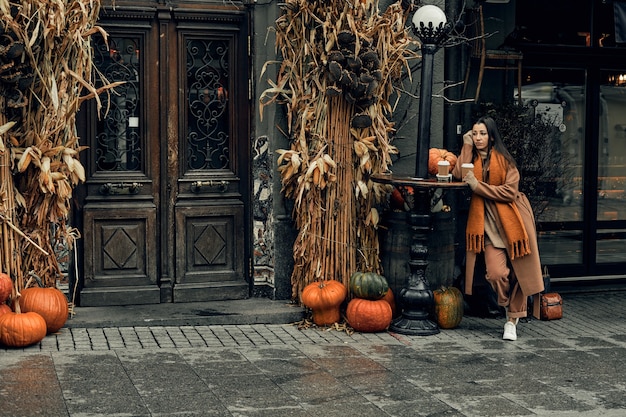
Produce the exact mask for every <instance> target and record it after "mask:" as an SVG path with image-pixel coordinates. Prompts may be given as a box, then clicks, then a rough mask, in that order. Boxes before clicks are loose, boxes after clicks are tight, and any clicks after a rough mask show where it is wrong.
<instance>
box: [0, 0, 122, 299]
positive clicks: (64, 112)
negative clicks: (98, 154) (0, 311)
mask: <svg viewBox="0 0 626 417" xmlns="http://www.w3.org/2000/svg"><path fill="white" fill-rule="evenodd" d="M99 11H100V3H99V1H97V0H71V1H70V0H60V1H54V2H50V1H46V0H22V1H19V2H17V1H15V2H12V1H7V0H0V108H1V109H2V111H1V112H0V126H8V125H9V124H11V125H10V127H8V129H2V128H0V130H1V131H2V133H0V144H1V145H0V184H1V188H0V195H1V197H2V198H1V199H0V204H1V205H0V221H1V223H2V241H1V242H0V247H1V250H0V267H1V268H2V270H3V272H7V273H9V274H10V275H11V276H12V277H13V279H14V280H15V281H16V289H17V290H18V291H19V290H20V289H21V288H22V287H23V285H24V282H23V280H24V277H25V276H27V275H28V274H29V273H35V274H36V275H38V276H39V277H41V278H42V281H43V284H44V285H45V286H54V285H56V283H57V281H58V280H59V279H61V277H62V271H61V268H60V266H59V262H58V261H57V259H56V257H55V255H54V250H53V244H54V243H53V242H64V243H65V244H67V245H68V246H69V247H72V246H73V245H74V242H75V239H76V238H77V237H78V234H77V232H76V230H75V229H73V228H72V227H71V226H70V225H69V224H68V218H69V212H70V202H71V199H72V191H73V189H74V187H76V185H78V184H79V183H80V182H83V181H84V180H85V170H84V168H83V165H82V164H81V162H80V159H79V152H80V151H81V150H82V149H83V147H81V146H80V144H79V138H78V136H77V132H76V123H75V122H76V114H77V112H78V110H79V107H80V104H81V102H82V101H83V100H86V99H90V98H95V99H96V100H98V98H97V97H98V94H99V93H100V92H101V91H96V90H95V88H94V87H93V83H92V79H91V77H92V69H93V68H92V56H91V44H90V36H91V35H92V34H94V33H96V32H98V33H101V34H103V35H106V33H105V32H104V31H103V30H102V29H101V28H99V27H98V26H96V21H97V18H98V13H99ZM110 87H112V85H109V86H107V87H105V88H104V89H101V90H106V89H108V88H110ZM85 90H86V91H87V92H86V94H85V95H83V92H84V91H85ZM98 106H99V101H98Z"/></svg>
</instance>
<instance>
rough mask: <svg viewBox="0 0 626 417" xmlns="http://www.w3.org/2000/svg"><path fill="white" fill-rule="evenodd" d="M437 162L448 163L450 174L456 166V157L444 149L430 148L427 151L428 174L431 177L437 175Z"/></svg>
mask: <svg viewBox="0 0 626 417" xmlns="http://www.w3.org/2000/svg"><path fill="white" fill-rule="evenodd" d="M439 161H448V162H450V172H452V170H453V169H454V166H455V165H456V155H455V154H453V153H452V152H448V151H447V150H446V149H440V148H430V149H429V151H428V173H429V174H431V175H436V174H437V171H438V169H437V164H438V163H439Z"/></svg>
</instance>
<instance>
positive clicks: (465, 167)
mask: <svg viewBox="0 0 626 417" xmlns="http://www.w3.org/2000/svg"><path fill="white" fill-rule="evenodd" d="M473 170H474V164H472V163H465V164H463V165H461V178H465V176H466V175H467V173H468V172H470V171H473Z"/></svg>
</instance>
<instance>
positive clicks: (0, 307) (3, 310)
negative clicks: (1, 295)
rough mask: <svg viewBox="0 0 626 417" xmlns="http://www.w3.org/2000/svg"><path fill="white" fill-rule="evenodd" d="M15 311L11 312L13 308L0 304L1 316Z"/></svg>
mask: <svg viewBox="0 0 626 417" xmlns="http://www.w3.org/2000/svg"><path fill="white" fill-rule="evenodd" d="M12 311H13V310H11V307H9V305H8V304H5V303H2V304H0V316H1V315H3V314H5V313H10V312H12Z"/></svg>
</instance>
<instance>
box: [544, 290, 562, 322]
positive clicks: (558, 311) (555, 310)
mask: <svg viewBox="0 0 626 417" xmlns="http://www.w3.org/2000/svg"><path fill="white" fill-rule="evenodd" d="M562 317H563V299H562V298H561V295H560V294H559V293H556V292H549V293H547V294H541V320H558V319H560V318H562Z"/></svg>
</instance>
